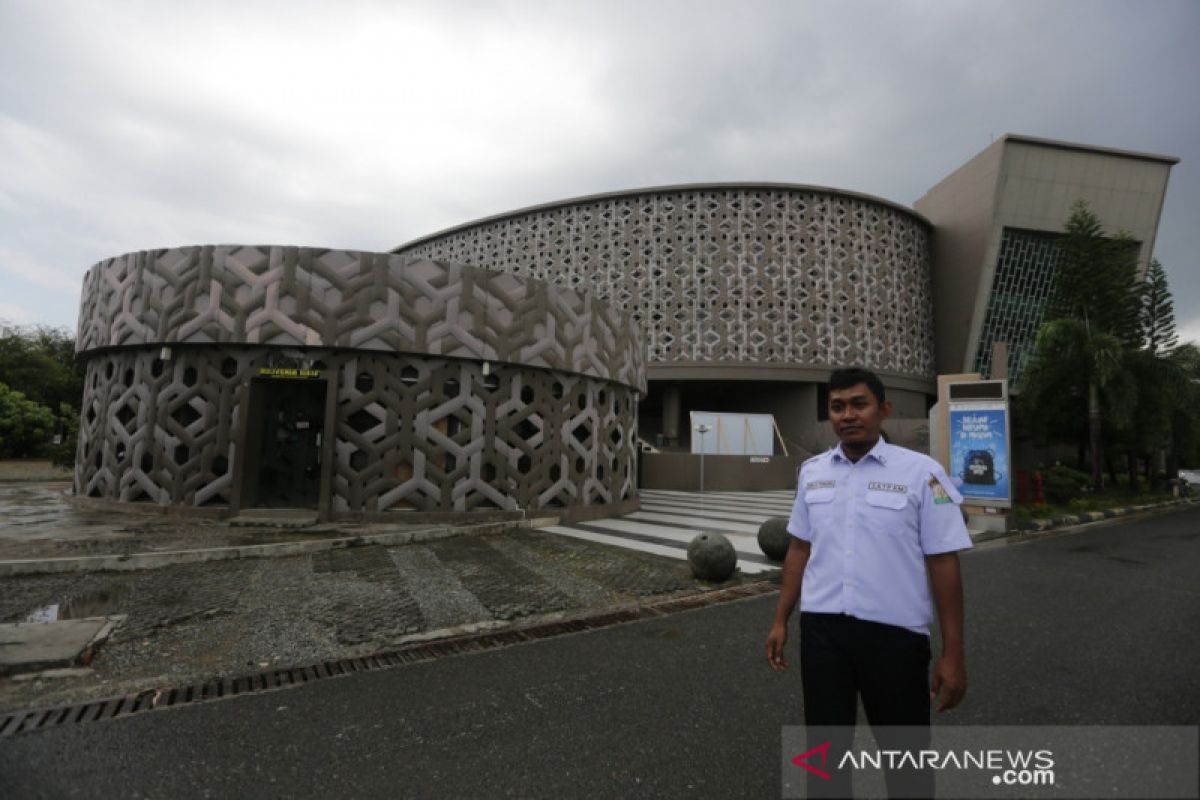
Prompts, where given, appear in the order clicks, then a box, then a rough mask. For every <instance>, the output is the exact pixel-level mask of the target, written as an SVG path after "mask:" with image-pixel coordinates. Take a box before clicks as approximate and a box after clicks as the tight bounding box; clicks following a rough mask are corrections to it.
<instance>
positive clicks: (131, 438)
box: [75, 246, 645, 514]
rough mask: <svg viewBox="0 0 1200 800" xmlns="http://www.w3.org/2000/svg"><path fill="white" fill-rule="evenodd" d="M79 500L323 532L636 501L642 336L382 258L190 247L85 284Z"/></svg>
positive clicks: (490, 282)
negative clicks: (429, 517)
mask: <svg viewBox="0 0 1200 800" xmlns="http://www.w3.org/2000/svg"><path fill="white" fill-rule="evenodd" d="M78 351H79V352H80V354H81V356H82V357H83V358H84V359H86V361H87V377H86V387H85V396H84V405H83V420H82V427H81V431H80V442H79V453H78V460H77V466H76V475H75V490H76V492H77V493H78V494H82V495H87V496H90V497H98V498H108V499H112V500H122V501H130V502H135V501H142V502H151V503H158V504H164V505H182V506H194V507H195V506H217V507H219V508H230V509H234V508H240V507H250V506H256V505H258V506H270V507H275V506H283V507H313V508H319V509H322V510H325V511H328V512H330V513H335V514H336V513H364V512H366V513H373V512H384V511H398V510H406V509H414V510H421V511H470V510H479V509H489V508H490V509H504V510H519V509H526V508H547V507H548V508H558V507H571V506H595V505H607V504H614V503H620V502H622V501H626V500H630V499H632V498H634V497H636V474H635V473H636V467H635V448H634V435H635V434H634V420H635V419H636V405H637V397H638V393H639V390H641V389H643V387H644V385H645V378H644V368H643V355H642V353H643V347H642V344H641V340H640V337H639V336H638V334H637V332H636V329H635V328H634V327H633V326H632V325H631V324H630V323H629V322H628V321H627V320H626V319H624V318H623V317H622V316H621V315H620V314H618V313H617V312H616V311H614V310H613V309H612V308H611V307H609V306H608V305H606V304H605V303H602V302H600V301H598V300H596V299H595V298H593V297H589V296H588V295H587V294H585V293H581V292H577V291H574V290H571V289H567V288H564V287H559V286H552V285H548V284H546V283H543V282H541V281H537V280H530V279H527V278H521V277H516V276H513V275H504V274H498V273H490V272H487V271H485V270H481V269H476V268H473V267H469V266H463V265H459V264H447V263H441V262H434V261H428V260H422V259H413V258H407V257H401V256H396V255H389V254H380V253H359V252H348V251H336V250H318V249H310V248H294V247H236V246H228V247H226V246H222V247H189V248H181V249H175V250H162V251H149V252H141V253H132V254H129V255H125V256H120V257H117V258H114V259H110V260H108V261H105V262H102V263H101V264H98V265H96V266H95V267H93V268H92V269H91V270H90V271H89V273H88V275H87V278H86V280H85V285H84V300H83V308H82V313H81V319H80V332H79V340H78Z"/></svg>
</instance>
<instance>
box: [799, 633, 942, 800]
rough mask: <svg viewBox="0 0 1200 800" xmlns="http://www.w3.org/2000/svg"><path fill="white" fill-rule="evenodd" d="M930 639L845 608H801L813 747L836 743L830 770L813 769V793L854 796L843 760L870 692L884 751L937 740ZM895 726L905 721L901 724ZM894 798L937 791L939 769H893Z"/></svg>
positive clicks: (868, 707)
mask: <svg viewBox="0 0 1200 800" xmlns="http://www.w3.org/2000/svg"><path fill="white" fill-rule="evenodd" d="M929 658H930V653H929V637H928V636H925V635H924V634H920V633H914V632H913V631H910V630H908V629H906V628H899V627H896V626H894V625H885V624H883V623H880V622H868V621H866V620H861V619H856V618H854V617H850V616H847V615H845V614H815V613H811V612H802V613H801V614H800V676H801V679H802V681H803V684H804V724H805V727H806V728H807V735H808V742H809V745H810V746H814V745H817V744H820V743H822V742H825V741H829V742H831V743H832V744H831V746H830V748H829V758H828V761H827V762H826V763H827V769H826V771H827V772H828V773H829V774H830V778H829V779H828V780H826V779H825V778H822V777H821V776H818V775H815V774H813V773H810V774H809V775H808V795H809V797H851V796H852V786H851V775H850V771H849V770H838V769H837V765H838V762H839V761H840V760H841V758H842V754H843V753H845V752H846V751H847V750H848V749H849V748H850V747H851V744H852V740H853V728H854V724H855V719H856V717H857V714H858V700H859V698H860V697H861V698H862V704H863V709H864V710H865V711H866V713H867V721H868V722H869V723H870V724H871V729H872V733H873V734H874V736H875V740H876V743H877V744H878V745H879V748H880V749H881V750H908V751H913V752H915V751H919V750H921V749H923V748H925V747H927V746H928V745H929ZM892 726H905V728H904V729H903V730H894V729H892ZM885 779H886V781H887V788H888V795H889V796H890V797H932V796H933V773H932V771H929V770H925V771H918V770H903V769H902V770H894V771H888V772H886V773H885Z"/></svg>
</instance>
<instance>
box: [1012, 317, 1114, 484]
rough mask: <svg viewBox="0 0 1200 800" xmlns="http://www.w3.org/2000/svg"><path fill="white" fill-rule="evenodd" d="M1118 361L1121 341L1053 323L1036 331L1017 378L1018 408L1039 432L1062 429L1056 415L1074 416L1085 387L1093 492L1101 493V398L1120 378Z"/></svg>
mask: <svg viewBox="0 0 1200 800" xmlns="http://www.w3.org/2000/svg"><path fill="white" fill-rule="evenodd" d="M1121 357H1122V346H1121V341H1120V339H1118V338H1117V337H1115V336H1113V335H1112V334H1108V333H1099V332H1096V331H1093V330H1092V329H1091V327H1090V326H1089V325H1088V323H1087V322H1086V321H1081V320H1077V319H1070V318H1062V319H1056V320H1053V321H1051V322H1048V323H1046V324H1045V325H1043V326H1042V328H1041V330H1039V331H1038V335H1037V340H1036V341H1035V343H1034V348H1033V355H1032V356H1031V357H1030V359H1029V362H1028V364H1027V365H1026V367H1025V371H1024V372H1023V373H1022V375H1021V395H1022V405H1024V406H1025V407H1026V408H1029V409H1030V410H1031V412H1032V414H1033V418H1034V419H1035V420H1036V421H1037V424H1038V427H1041V428H1043V429H1045V428H1046V427H1048V426H1050V425H1056V426H1057V425H1061V424H1062V423H1063V422H1064V420H1062V419H1061V418H1060V415H1061V414H1064V413H1065V414H1070V413H1072V412H1071V406H1072V405H1073V404H1071V403H1070V399H1071V397H1072V396H1073V395H1078V391H1079V388H1080V387H1086V391H1087V431H1088V449H1089V451H1090V454H1091V462H1092V463H1091V466H1092V485H1093V486H1094V487H1095V488H1096V489H1097V490H1100V489H1103V488H1104V472H1103V466H1104V455H1103V447H1104V438H1103V411H1102V407H1101V403H1100V393H1101V391H1103V390H1104V389H1105V388H1106V387H1107V386H1108V385H1109V384H1110V383H1111V382H1113V381H1114V379H1115V378H1117V377H1118V376H1119V375H1121V374H1122V371H1121ZM1122 394H1124V393H1122Z"/></svg>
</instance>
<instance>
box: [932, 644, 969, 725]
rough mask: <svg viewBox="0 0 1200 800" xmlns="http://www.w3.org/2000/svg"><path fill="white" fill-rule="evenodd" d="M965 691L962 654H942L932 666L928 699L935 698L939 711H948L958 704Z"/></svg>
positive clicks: (965, 673)
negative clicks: (931, 682) (931, 679)
mask: <svg viewBox="0 0 1200 800" xmlns="http://www.w3.org/2000/svg"><path fill="white" fill-rule="evenodd" d="M966 693H967V665H966V663H965V659H963V658H962V656H954V655H949V654H943V655H942V657H941V658H939V659H938V661H937V664H936V665H934V668H933V686H932V688H931V689H930V691H929V699H930V700H931V701H932V700H937V710H938V711H939V712H940V711H948V710H950V709H952V708H954V707H955V706H956V705H958V704H959V702H960V701H961V700H962V699H963V695H965V694H966ZM939 695H941V696H940V697H939Z"/></svg>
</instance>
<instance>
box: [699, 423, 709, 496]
mask: <svg viewBox="0 0 1200 800" xmlns="http://www.w3.org/2000/svg"><path fill="white" fill-rule="evenodd" d="M695 430H696V433H698V434H700V494H704V434H706V433H708V432H709V431H711V430H712V426H710V425H705V424H704V423H703V422H701V423H700V424H699V425H697V426H696V429H695Z"/></svg>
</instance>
